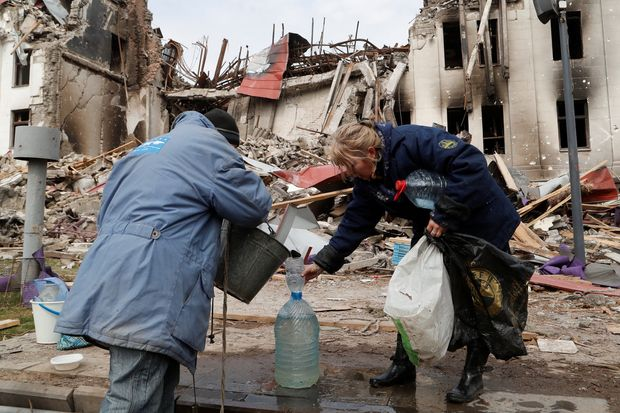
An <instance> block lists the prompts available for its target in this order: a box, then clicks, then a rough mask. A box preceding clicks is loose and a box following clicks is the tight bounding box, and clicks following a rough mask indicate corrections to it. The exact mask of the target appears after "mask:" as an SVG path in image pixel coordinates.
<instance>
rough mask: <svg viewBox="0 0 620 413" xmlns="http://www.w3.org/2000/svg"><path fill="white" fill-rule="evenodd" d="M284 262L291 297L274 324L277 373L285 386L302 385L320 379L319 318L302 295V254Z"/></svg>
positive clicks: (278, 381)
mask: <svg viewBox="0 0 620 413" xmlns="http://www.w3.org/2000/svg"><path fill="white" fill-rule="evenodd" d="M284 264H285V267H286V283H287V285H288V287H289V289H290V290H291V298H290V299H289V300H288V302H287V303H286V304H284V305H283V306H282V308H281V309H280V311H279V312H278V317H277V318H276V323H275V327H274V330H275V336H276V366H275V367H276V368H275V376H276V382H277V383H278V384H279V385H280V386H282V387H288V388H293V389H303V388H306V387H311V386H312V385H313V384H315V383H316V382H317V380H318V379H319V374H320V371H319V321H318V320H317V318H316V314H315V313H314V310H312V307H310V305H309V304H308V303H307V302H306V301H305V300H303V299H302V298H301V289H302V288H303V285H304V281H303V278H302V276H301V273H302V272H303V268H304V263H303V258H302V257H295V258H288V259H287V260H286V261H285V263H284Z"/></svg>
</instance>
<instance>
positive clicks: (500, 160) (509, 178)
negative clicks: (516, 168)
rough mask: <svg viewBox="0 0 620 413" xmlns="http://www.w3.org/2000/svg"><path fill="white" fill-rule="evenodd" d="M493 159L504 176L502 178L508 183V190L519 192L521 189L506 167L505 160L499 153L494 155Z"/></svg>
mask: <svg viewBox="0 0 620 413" xmlns="http://www.w3.org/2000/svg"><path fill="white" fill-rule="evenodd" d="M493 159H495V164H496V165H497V169H499V172H500V173H501V174H502V178H504V182H506V188H508V190H510V191H512V192H519V187H518V186H517V184H516V183H515V180H514V178H513V177H512V175H511V173H510V171H509V170H508V166H506V162H504V158H502V156H501V155H499V154H498V153H495V154H493Z"/></svg>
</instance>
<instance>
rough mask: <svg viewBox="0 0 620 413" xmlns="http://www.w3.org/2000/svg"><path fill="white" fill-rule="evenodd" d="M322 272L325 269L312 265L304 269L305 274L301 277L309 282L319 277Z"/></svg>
mask: <svg viewBox="0 0 620 413" xmlns="http://www.w3.org/2000/svg"><path fill="white" fill-rule="evenodd" d="M322 272H323V268H321V267H319V266H318V265H316V264H310V265H306V266H305V267H304V272H303V273H302V274H301V275H302V277H304V281H305V282H308V281H310V280H313V279H315V278H316V277H318V276H319V275H320V274H321V273H322Z"/></svg>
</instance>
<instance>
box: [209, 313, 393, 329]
mask: <svg viewBox="0 0 620 413" xmlns="http://www.w3.org/2000/svg"><path fill="white" fill-rule="evenodd" d="M213 318H216V319H218V320H223V319H224V316H223V314H222V313H213ZM226 320H230V321H249V322H254V323H262V324H274V323H275V321H276V317H275V316H273V315H260V314H235V313H228V314H226ZM373 324H375V325H377V327H378V331H384V332H394V331H396V327H395V326H394V323H393V322H392V321H390V320H380V319H375V320H319V325H321V326H324V327H339V328H349V329H354V330H366V329H368V328H369V327H370V326H372V325H373ZM377 327H375V328H377Z"/></svg>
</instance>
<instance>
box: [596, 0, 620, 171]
mask: <svg viewBox="0 0 620 413" xmlns="http://www.w3.org/2000/svg"><path fill="white" fill-rule="evenodd" d="M594 7H596V6H594ZM598 7H599V13H600V14H601V24H600V27H599V30H600V32H601V47H602V49H603V50H604V52H605V73H604V76H605V79H606V80H607V90H608V91H609V93H608V96H609V100H608V108H607V110H608V117H609V129H608V130H607V133H604V134H601V137H600V138H599V139H600V140H601V141H608V142H610V150H611V153H610V154H608V155H609V156H610V157H611V158H612V164H611V165H609V166H613V168H614V171H615V172H616V173H617V174H620V47H619V46H620V24H618V22H619V21H620V20H619V18H620V16H619V13H618V12H619V11H620V10H619V9H620V4H618V0H600V3H599V6H598Z"/></svg>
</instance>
